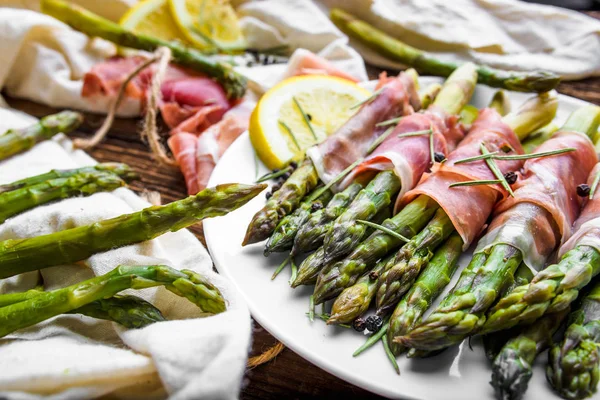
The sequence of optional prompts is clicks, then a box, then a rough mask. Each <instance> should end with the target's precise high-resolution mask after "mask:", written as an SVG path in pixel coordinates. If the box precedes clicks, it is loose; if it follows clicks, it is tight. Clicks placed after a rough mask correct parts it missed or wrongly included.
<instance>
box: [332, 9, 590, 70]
mask: <svg viewBox="0 0 600 400" xmlns="http://www.w3.org/2000/svg"><path fill="white" fill-rule="evenodd" d="M322 1H323V3H324V4H326V5H327V6H328V7H339V8H342V9H343V10H345V11H348V12H349V13H352V14H354V15H355V16H357V17H358V18H360V19H363V20H365V21H367V22H369V23H370V24H372V25H373V26H375V27H377V28H379V29H381V30H383V31H385V32H386V33H388V34H389V35H391V36H393V37H396V38H398V39H400V40H402V41H403V42H405V43H407V44H409V45H412V46H414V47H416V48H419V49H422V50H425V51H428V52H430V53H432V54H433V55H435V57H438V58H439V59H441V60H447V61H457V62H464V61H474V62H477V63H481V64H486V65H490V66H493V67H497V68H502V69H509V70H547V71H551V72H554V73H556V74H559V75H561V76H562V77H563V79H579V78H583V77H586V76H598V75H600V21H599V20H597V19H594V18H591V17H588V16H586V15H584V14H582V13H579V12H576V11H569V10H566V9H562V8H558V7H552V6H544V5H538V4H529V3H526V2H524V1H518V0H452V1H447V0H427V1H423V0H322ZM351 43H352V45H353V46H355V47H356V48H357V49H358V50H359V52H360V53H361V54H362V55H363V56H364V57H365V59H366V60H367V61H368V62H369V63H372V64H376V65H380V66H384V67H399V65H398V64H394V63H393V62H390V61H389V60H387V59H385V58H383V57H382V56H379V55H378V54H376V53H375V52H373V51H371V50H369V49H368V48H366V47H364V46H361V45H360V43H357V42H355V41H352V42H351Z"/></svg>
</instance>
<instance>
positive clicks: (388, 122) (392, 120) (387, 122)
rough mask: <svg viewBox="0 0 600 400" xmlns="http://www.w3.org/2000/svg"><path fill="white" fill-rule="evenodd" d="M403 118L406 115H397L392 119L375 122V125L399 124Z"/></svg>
mask: <svg viewBox="0 0 600 400" xmlns="http://www.w3.org/2000/svg"><path fill="white" fill-rule="evenodd" d="M402 118H404V117H396V118H392V119H387V120H385V121H382V122H379V123H377V124H375V126H377V127H381V126H388V125H397V124H398V122H400V120H401V119H402Z"/></svg>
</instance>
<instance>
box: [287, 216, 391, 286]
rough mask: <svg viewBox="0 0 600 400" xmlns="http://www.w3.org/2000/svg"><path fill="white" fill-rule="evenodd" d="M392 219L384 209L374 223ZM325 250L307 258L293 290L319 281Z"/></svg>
mask: <svg viewBox="0 0 600 400" xmlns="http://www.w3.org/2000/svg"><path fill="white" fill-rule="evenodd" d="M389 217H390V211H389V208H384V209H383V210H381V211H379V213H377V215H376V216H375V218H373V222H376V223H381V222H383V221H384V220H386V219H388V218H389ZM372 231H373V229H372V228H369V229H368V230H367V231H365V236H364V237H367V236H368V235H370V234H371V233H372ZM324 260H325V249H324V248H323V246H321V247H319V248H318V249H317V250H316V251H315V252H314V253H312V254H311V255H309V256H308V257H306V259H305V260H304V261H303V262H302V264H301V265H300V268H299V270H298V275H297V276H296V279H295V280H294V281H293V282H292V283H291V285H292V287H293V288H296V287H298V286H300V285H312V284H314V283H315V282H316V281H317V276H318V275H319V272H320V271H321V269H322V268H323V267H324V266H325V265H327V264H326V263H325V262H324Z"/></svg>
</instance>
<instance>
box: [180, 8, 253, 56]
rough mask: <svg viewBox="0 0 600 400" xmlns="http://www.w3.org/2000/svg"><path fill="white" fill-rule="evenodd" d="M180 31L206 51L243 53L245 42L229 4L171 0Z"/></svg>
mask: <svg viewBox="0 0 600 400" xmlns="http://www.w3.org/2000/svg"><path fill="white" fill-rule="evenodd" d="M169 6H170V9H171V15H172V16H173V19H174V20H175V23H176V24H177V26H178V27H179V29H180V31H181V32H182V33H183V34H184V35H185V37H186V38H187V39H188V40H189V41H190V42H191V43H193V44H194V45H195V46H196V47H198V48H201V49H204V50H220V51H227V52H233V51H240V50H243V49H245V48H246V41H245V39H244V35H243V34H242V30H241V28H240V25H239V21H238V18H237V15H236V14H235V11H234V9H233V7H232V6H231V4H230V3H229V1H228V0H169Z"/></svg>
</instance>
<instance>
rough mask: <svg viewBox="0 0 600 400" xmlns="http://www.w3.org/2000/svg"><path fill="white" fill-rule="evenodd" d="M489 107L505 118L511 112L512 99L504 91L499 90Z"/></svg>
mask: <svg viewBox="0 0 600 400" xmlns="http://www.w3.org/2000/svg"><path fill="white" fill-rule="evenodd" d="M489 107H490V108H493V109H494V110H496V111H498V114H500V115H502V116H505V115H506V114H508V113H509V112H510V99H509V98H508V95H507V94H506V93H505V92H504V90H498V91H497V92H496V93H494V97H492V101H490V105H489Z"/></svg>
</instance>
